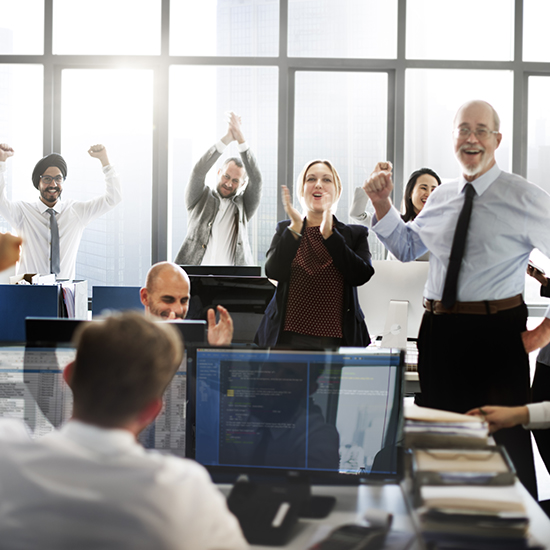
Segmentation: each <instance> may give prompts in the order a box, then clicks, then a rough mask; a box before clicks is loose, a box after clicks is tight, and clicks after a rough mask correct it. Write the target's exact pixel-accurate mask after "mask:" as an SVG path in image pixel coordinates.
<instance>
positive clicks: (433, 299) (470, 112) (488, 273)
mask: <svg viewBox="0 0 550 550" xmlns="http://www.w3.org/2000/svg"><path fill="white" fill-rule="evenodd" d="M453 136H454V149H455V155H456V157H457V160H458V162H459V164H460V166H461V170H462V176H461V177H459V178H458V179H456V180H453V181H451V182H449V183H444V184H443V185H441V186H439V187H438V188H437V189H436V190H435V191H434V192H433V193H432V194H431V195H430V198H429V199H428V201H427V203H426V206H425V207H424V209H423V210H422V212H421V213H420V214H419V215H418V216H417V217H416V218H415V220H414V221H412V222H409V223H408V224H405V223H404V222H403V221H402V220H401V218H400V217H399V213H398V212H397V210H395V208H393V207H392V206H391V202H390V193H391V191H392V189H393V184H392V178H391V168H390V169H389V170H388V168H389V166H385V165H382V164H379V165H378V166H377V167H376V169H375V171H374V172H373V174H372V175H371V176H370V178H369V180H368V181H367V183H366V186H367V194H368V195H369V197H370V199H371V200H372V203H373V205H374V208H375V211H376V216H375V219H374V223H373V229H374V231H375V232H376V234H377V235H378V237H379V238H380V239H381V240H382V242H383V243H384V244H385V245H386V246H387V247H388V248H389V249H390V250H391V252H392V253H393V254H394V255H395V256H396V257H397V258H398V259H400V260H402V261H410V260H414V259H415V258H417V257H418V256H421V255H422V254H424V253H426V251H428V250H429V251H430V269H429V273H428V281H427V283H426V287H425V289H424V302H425V308H426V312H425V313H424V317H423V320H422V325H421V327H420V333H419V335H418V349H419V358H418V371H419V375H420V385H421V390H422V397H421V399H422V403H421V404H423V405H425V406H428V407H434V408H439V409H446V410H451V411H456V412H461V413H465V412H466V411H468V410H469V409H473V408H476V407H482V406H484V405H496V404H498V405H508V406H516V405H524V404H525V403H527V402H528V401H529V358H528V355H527V354H528V352H530V351H532V350H534V349H537V348H539V347H541V346H543V345H545V344H546V343H547V342H549V341H550V319H549V318H548V317H550V308H549V310H548V311H547V313H546V318H545V319H544V320H543V322H542V323H541V324H540V325H539V326H538V327H537V328H535V329H534V330H530V331H528V330H526V321H527V308H526V306H525V304H524V302H523V299H522V292H523V288H524V284H525V269H526V267H527V262H528V260H529V254H530V253H531V251H532V250H533V249H534V248H538V249H540V250H541V251H542V252H544V253H545V254H546V255H550V231H549V229H548V227H549V226H548V220H549V218H550V195H548V193H546V192H545V191H543V190H542V189H541V188H540V187H538V186H536V185H534V184H532V183H529V182H527V181H526V180H524V179H523V178H521V177H520V176H517V175H514V174H510V173H507V172H504V171H502V170H501V169H500V168H499V167H498V165H497V164H496V160H495V151H496V149H497V148H498V146H499V145H500V142H501V139H502V134H501V133H500V120H499V117H498V114H497V113H496V111H495V109H494V108H493V107H492V106H491V105H489V104H488V103H487V102H485V101H471V102H468V103H466V104H465V105H463V106H462V107H461V108H460V109H459V110H458V112H457V114H456V116H455V120H454V131H453ZM495 439H496V440H497V442H498V443H500V444H502V445H504V446H505V447H506V448H507V450H508V452H509V454H510V456H511V458H512V460H513V462H514V464H515V467H516V470H517V472H518V475H519V477H520V479H521V480H522V482H523V483H524V485H525V486H526V487H527V488H528V489H529V491H530V492H531V493H532V494H533V495H536V493H537V487H536V480H535V473H534V467H533V456H532V450H531V440H530V436H529V433H528V432H527V431H525V430H522V428H521V427H520V426H519V427H516V428H509V429H505V430H501V431H500V432H498V433H497V434H495Z"/></svg>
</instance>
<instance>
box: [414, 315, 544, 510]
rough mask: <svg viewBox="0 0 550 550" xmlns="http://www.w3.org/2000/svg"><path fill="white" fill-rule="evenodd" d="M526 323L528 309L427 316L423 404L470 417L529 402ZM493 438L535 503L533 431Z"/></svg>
mask: <svg viewBox="0 0 550 550" xmlns="http://www.w3.org/2000/svg"><path fill="white" fill-rule="evenodd" d="M526 322H527V307H526V306H525V305H521V306H518V307H516V308H513V309H509V310H506V311H501V312H499V313H496V314H494V315H462V314H452V315H446V314H443V315H435V314H433V313H429V312H425V313H424V317H423V319H422V325H421V327H420V333H419V335H418V351H419V355H418V374H419V377H420V388H421V391H422V394H421V402H420V404H421V405H423V406H425V407H432V408H437V409H443V410H447V411H454V412H459V413H465V412H466V411H468V410H470V409H473V408H475V407H481V406H483V405H508V406H512V405H525V403H529V402H530V388H529V357H528V355H527V354H526V353H525V349H524V347H523V342H522V340H521V333H522V332H523V331H524V330H525V328H526ZM494 438H495V441H496V442H497V443H498V444H499V445H503V446H504V447H505V448H506V450H507V451H508V454H509V455H510V458H511V460H512V462H513V464H514V466H515V468H516V471H517V474H518V477H519V479H520V480H521V482H522V483H523V484H524V485H525V487H526V488H527V490H528V491H529V492H530V493H531V494H532V495H533V497H534V498H535V499H536V498H537V481H536V477H535V466H534V462H533V449H532V447H531V437H530V432H529V431H528V430H525V429H523V427H522V426H516V427H515V428H509V429H504V430H500V431H498V432H497V433H495V435H494Z"/></svg>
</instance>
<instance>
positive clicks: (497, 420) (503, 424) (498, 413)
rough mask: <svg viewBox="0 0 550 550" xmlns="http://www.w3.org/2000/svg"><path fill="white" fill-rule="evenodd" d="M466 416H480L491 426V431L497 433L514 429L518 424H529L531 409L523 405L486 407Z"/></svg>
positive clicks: (473, 410) (469, 412) (474, 410)
mask: <svg viewBox="0 0 550 550" xmlns="http://www.w3.org/2000/svg"><path fill="white" fill-rule="evenodd" d="M466 414H469V415H470V416H480V417H481V418H483V420H485V421H486V422H487V423H488V424H489V431H490V432H491V433H493V432H496V431H497V430H500V429H502V428H513V427H514V426H517V425H518V424H528V423H529V409H528V408H527V407H526V406H525V405H522V406H520V407H495V406H492V405H486V406H485V407H478V408H477V409H472V410H471V411H468V412H467V413H466Z"/></svg>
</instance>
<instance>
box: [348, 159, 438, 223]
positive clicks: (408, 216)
mask: <svg viewBox="0 0 550 550" xmlns="http://www.w3.org/2000/svg"><path fill="white" fill-rule="evenodd" d="M387 164H388V165H389V169H390V170H391V163H390V162H388V163H387ZM439 185H441V179H440V178H439V176H438V175H437V174H436V173H435V172H434V171H433V170H432V169H431V168H420V170H415V171H414V172H413V173H412V174H411V175H410V176H409V181H408V182H407V185H406V186H405V193H404V196H403V205H404V208H405V213H404V214H401V217H402V218H403V221H405V222H410V221H412V220H414V218H416V216H417V215H418V213H419V212H420V211H421V210H422V208H424V204H425V203H426V201H427V200H428V197H429V196H430V195H431V194H432V191H433V190H434V189H435V188H436V187H438V186H439ZM367 202H368V197H367V194H366V193H365V190H364V189H363V188H362V187H356V188H355V195H354V197H353V202H352V203H351V206H350V209H349V216H350V218H351V219H352V220H354V221H356V222H357V223H361V224H363V225H366V226H367V227H370V225H371V221H372V214H371V213H369V212H367V210H366V207H367Z"/></svg>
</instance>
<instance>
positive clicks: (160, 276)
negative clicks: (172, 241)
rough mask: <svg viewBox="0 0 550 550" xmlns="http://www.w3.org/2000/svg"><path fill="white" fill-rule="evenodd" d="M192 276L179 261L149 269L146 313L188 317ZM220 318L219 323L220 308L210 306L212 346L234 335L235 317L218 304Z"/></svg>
mask: <svg viewBox="0 0 550 550" xmlns="http://www.w3.org/2000/svg"><path fill="white" fill-rule="evenodd" d="M190 287H191V283H190V281H189V276H188V275H187V273H186V272H185V271H184V270H183V269H182V268H181V267H180V266H179V265H177V264H174V263H172V262H158V263H156V264H155V265H153V266H152V267H151V269H149V271H148V272H147V277H146V279H145V286H144V287H143V288H142V289H141V290H140V298H141V303H142V304H143V305H144V306H145V313H146V314H147V315H151V316H154V317H159V318H161V319H164V320H167V321H168V320H175V319H185V317H186V315H187V310H188V309H189V299H190ZM217 310H218V313H219V315H220V320H219V321H218V323H216V312H215V311H214V309H213V308H210V309H209V310H208V313H207V321H208V343H209V344H210V345H211V346H228V345H230V344H231V341H232V339H233V319H231V315H229V312H228V311H227V309H225V308H224V307H222V306H217Z"/></svg>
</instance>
